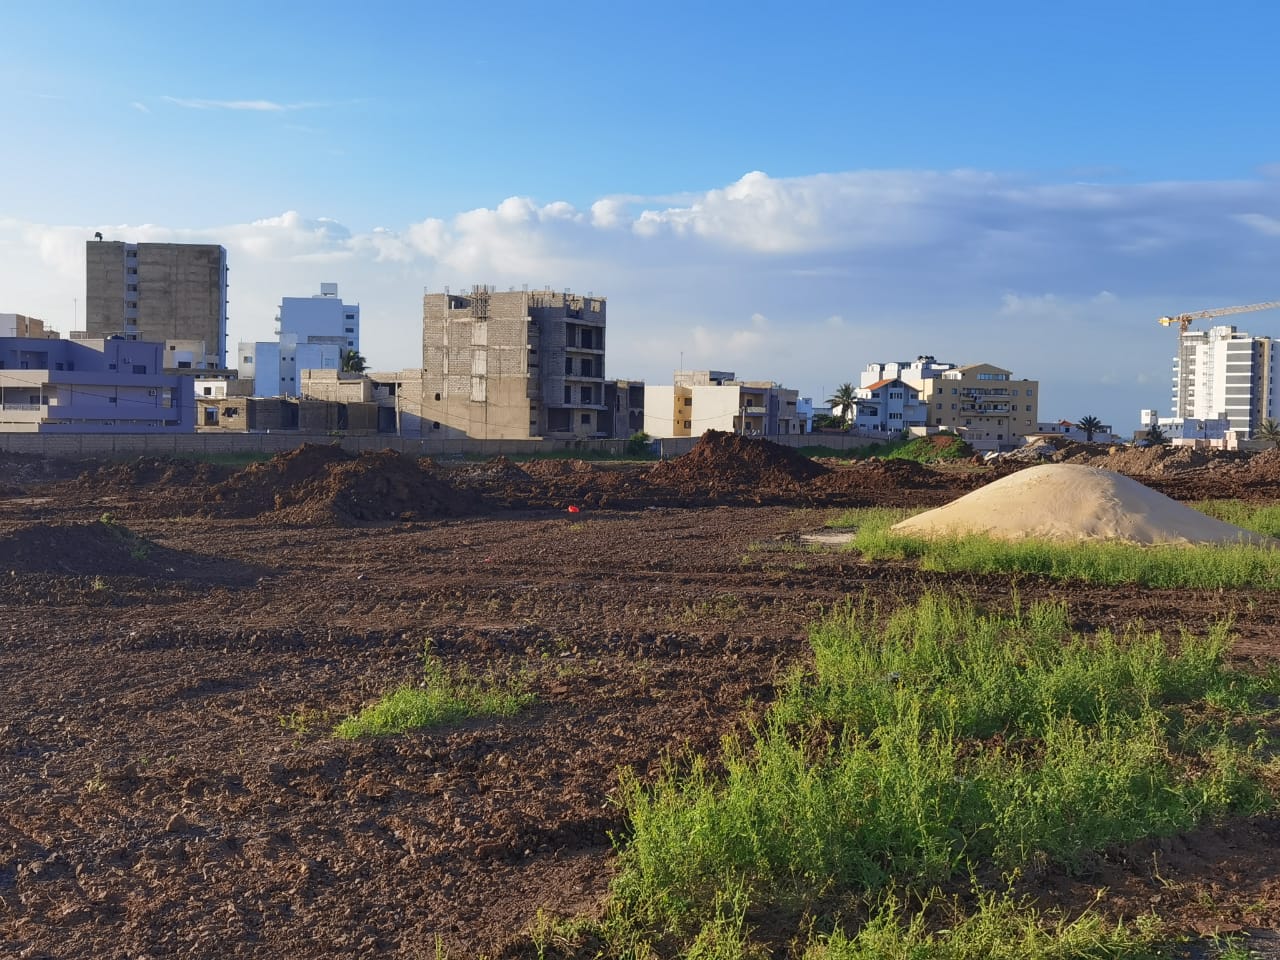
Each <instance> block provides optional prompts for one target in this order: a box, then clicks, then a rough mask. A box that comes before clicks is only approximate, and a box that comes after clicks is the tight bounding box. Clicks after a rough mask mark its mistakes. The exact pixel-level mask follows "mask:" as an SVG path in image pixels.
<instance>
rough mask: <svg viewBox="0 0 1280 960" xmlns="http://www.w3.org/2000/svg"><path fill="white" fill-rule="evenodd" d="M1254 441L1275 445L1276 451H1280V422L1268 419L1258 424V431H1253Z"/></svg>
mask: <svg viewBox="0 0 1280 960" xmlns="http://www.w3.org/2000/svg"><path fill="white" fill-rule="evenodd" d="M1253 439H1255V440H1266V441H1267V442H1268V443H1274V444H1275V445H1276V449H1278V450H1280V422H1277V421H1276V420H1274V419H1273V418H1271V417H1267V419H1265V420H1263V421H1262V422H1261V423H1260V424H1258V429H1257V430H1255V431H1253Z"/></svg>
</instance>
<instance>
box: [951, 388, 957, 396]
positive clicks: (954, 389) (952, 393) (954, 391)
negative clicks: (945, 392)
mask: <svg viewBox="0 0 1280 960" xmlns="http://www.w3.org/2000/svg"><path fill="white" fill-rule="evenodd" d="M951 395H952V396H953V397H954V396H955V395H956V388H955V387H952V388H951Z"/></svg>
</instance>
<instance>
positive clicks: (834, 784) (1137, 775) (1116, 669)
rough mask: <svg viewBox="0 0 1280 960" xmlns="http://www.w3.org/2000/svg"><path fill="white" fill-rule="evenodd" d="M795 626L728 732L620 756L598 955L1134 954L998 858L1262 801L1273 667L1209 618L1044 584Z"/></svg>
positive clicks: (1267, 774)
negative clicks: (745, 722)
mask: <svg viewBox="0 0 1280 960" xmlns="http://www.w3.org/2000/svg"><path fill="white" fill-rule="evenodd" d="M811 642H812V645H813V650H814V660H813V664H812V666H811V667H808V668H804V669H798V670H796V671H795V672H793V673H792V674H791V675H790V676H789V677H788V678H787V679H786V681H785V683H784V684H783V686H782V690H781V693H780V696H779V698H778V700H777V702H776V703H775V704H774V706H773V707H771V708H770V709H769V710H768V711H767V713H766V714H765V715H764V717H763V719H762V720H761V721H760V722H759V724H758V725H757V726H756V727H755V728H754V729H753V730H752V731H751V732H750V734H749V735H748V736H745V737H740V738H729V739H726V741H725V742H724V744H723V749H722V752H721V755H720V756H718V757H716V758H715V759H714V760H713V759H711V758H707V757H701V756H694V757H688V758H683V759H681V760H679V761H673V762H671V763H670V764H669V765H668V766H667V768H666V770H665V772H664V773H663V774H662V775H661V776H660V777H659V778H658V779H657V781H656V782H654V783H642V782H640V781H639V780H638V779H637V778H635V777H633V776H626V777H624V779H623V782H622V787H621V791H620V796H619V802H620V803H621V804H622V805H623V807H624V808H625V810H626V812H627V815H628V818H629V829H628V832H627V836H626V837H625V839H624V840H623V841H621V842H620V844H619V872H618V875H617V877H616V879H615V882H614V885H613V898H612V901H611V903H610V906H609V910H608V912H607V914H606V917H605V919H604V920H603V921H601V922H600V924H599V925H598V926H596V927H595V928H594V929H593V930H592V933H591V936H592V938H594V940H593V942H594V943H595V944H596V945H597V948H598V949H599V951H600V952H599V955H601V956H634V957H641V956H645V957H665V956H698V957H724V958H730V957H733V958H742V957H756V956H760V957H764V956H769V955H778V950H779V949H780V948H781V947H787V948H788V949H789V950H790V951H791V955H797V956H804V957H806V958H813V960H819V958H822V960H826V958H835V960H844V958H861V957H868V958H869V957H922V958H923V957H956V958H967V957H974V958H977V957H986V956H996V957H1011V958H1012V957H1095V956H1096V957H1145V956H1151V955H1152V951H1151V934H1150V931H1144V930H1142V929H1140V928H1137V927H1123V928H1114V929H1111V928H1107V927H1105V926H1104V925H1102V924H1100V923H1099V922H1098V921H1097V920H1096V919H1094V918H1091V917H1088V916H1086V917H1084V918H1081V919H1077V920H1075V921H1074V922H1072V923H1064V922H1063V921H1062V920H1061V919H1060V918H1055V917H1052V916H1045V917H1037V916H1036V915H1035V914H1034V913H1032V912H1030V911H1028V910H1027V909H1025V905H1023V904H1020V903H1019V902H1018V901H1017V900H1016V899H1015V898H1014V897H1012V895H1011V894H1009V893H1008V889H1009V886H1008V884H1009V883H1011V879H1010V878H1012V877H1015V876H1017V875H1018V873H1019V872H1020V871H1023V870H1026V869H1034V870H1041V869H1044V868H1045V867H1047V866H1050V865H1055V864H1056V865H1057V866H1058V868H1059V869H1063V870H1067V871H1070V870H1072V869H1074V868H1076V867H1077V866H1078V865H1081V864H1084V863H1087V862H1088V861H1089V859H1090V858H1092V857H1095V856H1097V855H1098V853H1099V851H1102V850H1104V849H1106V848H1107V847H1110V846H1113V845H1115V844H1122V843H1126V842H1130V841H1133V840H1137V839H1139V838H1144V837H1152V836H1166V835H1171V834H1175V833H1178V832H1181V831H1184V830H1187V829H1189V828H1190V827H1192V826H1194V825H1196V824H1198V823H1201V822H1204V821H1205V820H1211V819H1213V818H1216V817H1220V816H1223V815H1227V814H1247V813H1252V812H1255V811H1259V810H1262V809H1267V808H1268V807H1270V806H1271V805H1272V803H1273V801H1274V798H1273V797H1272V796H1271V794H1270V792H1269V791H1268V788H1267V787H1266V786H1265V784H1266V783H1267V782H1268V779H1269V778H1271V777H1272V776H1273V775H1274V772H1275V771H1274V770H1273V769H1271V768H1273V767H1274V766H1275V763H1276V762H1275V760H1274V758H1273V757H1271V756H1270V755H1269V754H1267V753H1266V743H1267V737H1266V728H1265V726H1263V720H1264V719H1273V718H1270V717H1269V713H1274V712H1275V710H1274V707H1271V706H1268V704H1274V702H1275V697H1276V696H1277V694H1280V674H1275V673H1273V674H1271V675H1268V676H1266V677H1257V676H1253V675H1247V674H1242V673H1239V672H1237V671H1236V670H1234V669H1233V668H1231V667H1230V666H1229V665H1228V664H1227V662H1226V659H1225V654H1226V651H1227V648H1228V636H1227V627H1226V626H1225V625H1217V626H1214V627H1213V628H1211V629H1210V630H1208V631H1207V632H1206V633H1205V634H1204V635H1202V636H1201V635H1180V636H1178V637H1173V638H1170V637H1165V636H1162V635H1161V634H1159V633H1154V632H1150V631H1144V630H1141V629H1136V628H1135V629H1132V630H1128V631H1125V632H1123V633H1121V634H1110V633H1103V634H1098V635H1096V636H1088V637H1086V636H1079V635H1076V634H1074V633H1072V631H1071V630H1070V628H1069V621H1068V617H1067V611H1066V609H1065V608H1064V607H1063V606H1061V605H1058V604H1039V603H1037V604H1030V605H1025V606H1024V605H1021V604H1019V603H1017V602H1016V601H1015V602H1014V604H1013V606H1012V608H1011V609H1010V610H1008V611H1003V612H999V613H987V612H983V611H980V610H979V609H977V608H976V607H975V606H974V605H973V604H971V603H969V602H967V601H965V600H963V599H957V598H954V597H948V596H938V595H933V596H926V597H924V598H923V599H922V600H920V601H919V602H918V603H917V604H914V605H911V606H908V607H905V608H900V609H893V610H880V609H879V608H878V607H877V606H876V604H875V603H874V602H873V601H872V600H870V599H864V600H863V601H861V602H858V603H850V604H848V605H846V606H845V607H843V608H842V609H840V610H838V611H835V612H834V613H833V614H832V615H831V616H830V617H828V618H827V619H826V620H824V621H823V622H822V623H821V624H819V625H818V626H817V627H815V628H814V630H813V632H812V636H811ZM1001 876H1003V877H1004V878H1005V880H1004V881H1001V880H996V881H995V883H994V887H993V888H991V889H988V887H989V886H990V884H988V885H987V886H984V885H982V884H979V883H978V882H977V881H976V880H975V879H974V878H976V877H987V878H988V879H989V880H990V878H993V877H997V878H998V877H1001ZM966 883H968V884H971V885H973V889H974V895H973V896H971V897H968V898H965V900H964V902H963V903H961V902H960V901H958V900H957V901H944V900H941V899H939V895H938V894H937V892H936V891H937V890H938V889H939V888H941V887H944V886H950V887H954V886H955V885H957V884H960V885H964V884H966ZM948 910H950V911H951V914H950V915H948V914H947V911H948ZM766 920H767V924H764V921H766ZM758 929H764V930H765V931H766V932H767V936H768V938H769V939H768V941H767V942H765V941H764V940H762V939H760V936H759V934H758V933H757V930H758ZM578 933H579V934H581V933H582V931H581V929H579V930H578ZM551 939H554V938H551Z"/></svg>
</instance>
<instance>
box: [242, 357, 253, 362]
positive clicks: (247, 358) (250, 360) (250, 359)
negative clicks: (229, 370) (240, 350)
mask: <svg viewBox="0 0 1280 960" xmlns="http://www.w3.org/2000/svg"><path fill="white" fill-rule="evenodd" d="M244 362H245V363H253V357H245V358H244Z"/></svg>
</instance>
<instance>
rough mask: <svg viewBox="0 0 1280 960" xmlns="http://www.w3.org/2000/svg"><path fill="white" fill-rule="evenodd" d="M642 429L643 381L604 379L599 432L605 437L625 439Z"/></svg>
mask: <svg viewBox="0 0 1280 960" xmlns="http://www.w3.org/2000/svg"><path fill="white" fill-rule="evenodd" d="M642 430H644V381H643V380H607V381H605V385H604V410H603V411H602V412H601V414H600V432H601V433H603V434H604V435H605V436H607V437H612V438H614V439H620V440H625V439H626V438H628V437H630V436H632V435H633V434H636V433H639V432H640V431H642Z"/></svg>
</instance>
